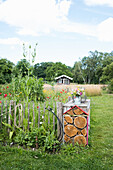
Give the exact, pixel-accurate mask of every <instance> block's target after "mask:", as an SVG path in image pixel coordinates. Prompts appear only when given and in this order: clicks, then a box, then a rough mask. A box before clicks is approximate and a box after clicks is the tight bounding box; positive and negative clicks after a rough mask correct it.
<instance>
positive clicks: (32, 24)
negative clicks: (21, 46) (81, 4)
mask: <svg viewBox="0 0 113 170" xmlns="http://www.w3.org/2000/svg"><path fill="white" fill-rule="evenodd" d="M70 5H71V0H60V1H58V2H57V3H56V0H29V1H28V0H16V1H15V0H7V1H5V2H4V3H2V4H1V5H0V20H1V21H4V22H6V23H8V24H10V25H12V26H16V27H17V28H18V33H20V34H30V35H37V34H39V33H49V32H51V31H52V30H57V28H58V27H59V25H61V24H62V22H64V21H65V20H66V16H67V15H68V11H69V8H70Z"/></svg>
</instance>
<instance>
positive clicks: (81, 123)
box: [74, 117, 86, 129]
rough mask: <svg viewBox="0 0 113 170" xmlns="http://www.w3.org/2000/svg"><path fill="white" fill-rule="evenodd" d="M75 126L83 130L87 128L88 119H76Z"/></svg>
mask: <svg viewBox="0 0 113 170" xmlns="http://www.w3.org/2000/svg"><path fill="white" fill-rule="evenodd" d="M74 124H75V126H76V127H77V128H80V129H83V128H84V127H85V126H86V118H85V117H76V118H75V119H74Z"/></svg>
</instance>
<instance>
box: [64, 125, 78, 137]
mask: <svg viewBox="0 0 113 170" xmlns="http://www.w3.org/2000/svg"><path fill="white" fill-rule="evenodd" d="M77 131H78V130H77V128H76V127H75V126H73V125H66V126H65V127H64V132H65V134H66V135H68V136H69V137H73V136H75V135H76V134H77Z"/></svg>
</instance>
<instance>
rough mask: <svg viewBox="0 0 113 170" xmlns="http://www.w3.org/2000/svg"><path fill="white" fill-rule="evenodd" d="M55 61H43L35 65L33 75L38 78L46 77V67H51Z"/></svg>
mask: <svg viewBox="0 0 113 170" xmlns="http://www.w3.org/2000/svg"><path fill="white" fill-rule="evenodd" d="M52 64H53V62H42V63H37V64H35V65H34V70H33V75H34V76H36V77H37V78H43V79H44V80H45V79H46V69H47V68H48V67H51V66H52Z"/></svg>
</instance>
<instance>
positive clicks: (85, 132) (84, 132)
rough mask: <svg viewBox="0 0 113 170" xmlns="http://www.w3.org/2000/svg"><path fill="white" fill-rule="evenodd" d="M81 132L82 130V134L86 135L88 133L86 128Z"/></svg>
mask: <svg viewBox="0 0 113 170" xmlns="http://www.w3.org/2000/svg"><path fill="white" fill-rule="evenodd" d="M81 132H82V135H83V136H86V135H87V131H86V128H84V129H82V130H81Z"/></svg>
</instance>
